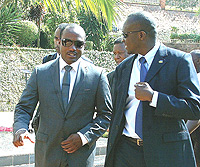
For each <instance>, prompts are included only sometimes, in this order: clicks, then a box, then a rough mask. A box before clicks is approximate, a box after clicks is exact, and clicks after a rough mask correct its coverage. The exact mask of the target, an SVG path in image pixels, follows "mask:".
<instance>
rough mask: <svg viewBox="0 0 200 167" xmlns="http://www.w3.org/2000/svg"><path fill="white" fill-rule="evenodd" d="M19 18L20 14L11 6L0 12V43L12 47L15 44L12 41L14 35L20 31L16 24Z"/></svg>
mask: <svg viewBox="0 0 200 167" xmlns="http://www.w3.org/2000/svg"><path fill="white" fill-rule="evenodd" d="M20 18H21V14H20V13H18V10H17V9H16V8H15V7H14V5H12V4H11V5H7V6H4V7H3V8H2V9H1V10H0V39H1V40H0V43H3V44H4V45H12V44H13V43H15V42H16V41H15V40H14V39H15V36H16V35H15V34H16V33H17V32H19V31H20V25H19V24H17V23H18V22H19V21H20Z"/></svg>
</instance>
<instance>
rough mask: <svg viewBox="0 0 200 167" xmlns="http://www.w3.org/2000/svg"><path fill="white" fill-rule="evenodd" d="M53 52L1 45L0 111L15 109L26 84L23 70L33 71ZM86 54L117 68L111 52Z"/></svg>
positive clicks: (109, 69) (99, 64)
mask: <svg viewBox="0 0 200 167" xmlns="http://www.w3.org/2000/svg"><path fill="white" fill-rule="evenodd" d="M51 52H54V50H49V49H48V50H44V49H31V48H11V47H0V97H1V98H0V112H1V111H13V110H14V107H15V105H16V104H17V102H18V101H19V98H20V95H21V93H22V91H23V89H24V88H25V85H26V75H25V73H24V72H23V70H30V71H32V70H33V69H34V67H35V66H36V65H38V64H41V62H42V58H43V57H44V56H45V55H47V54H49V53H51ZM85 55H86V56H87V57H89V58H90V59H91V60H92V61H93V62H94V64H95V65H97V66H101V67H103V68H105V69H106V70H107V71H112V70H113V69H114V68H115V62H114V60H113V58H112V53H111V52H98V51H90V52H89V51H85ZM29 77H30V74H27V78H29Z"/></svg>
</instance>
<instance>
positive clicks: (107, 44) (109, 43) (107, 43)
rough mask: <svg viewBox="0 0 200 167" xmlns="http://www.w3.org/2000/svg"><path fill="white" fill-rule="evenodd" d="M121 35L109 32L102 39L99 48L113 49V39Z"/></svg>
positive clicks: (104, 49)
mask: <svg viewBox="0 0 200 167" xmlns="http://www.w3.org/2000/svg"><path fill="white" fill-rule="evenodd" d="M120 36H121V34H113V33H109V34H108V35H107V36H106V38H105V39H104V41H102V43H101V50H103V51H110V52H112V51H113V46H114V41H115V40H116V39H117V38H119V37H120Z"/></svg>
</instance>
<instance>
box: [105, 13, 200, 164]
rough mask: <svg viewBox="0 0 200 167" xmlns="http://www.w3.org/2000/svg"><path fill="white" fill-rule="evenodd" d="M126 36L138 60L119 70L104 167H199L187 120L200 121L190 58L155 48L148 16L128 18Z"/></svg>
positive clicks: (130, 60) (152, 24)
mask: <svg viewBox="0 0 200 167" xmlns="http://www.w3.org/2000/svg"><path fill="white" fill-rule="evenodd" d="M123 36H124V40H125V45H126V49H127V50H128V53H129V54H136V55H134V56H131V57H128V58H126V59H125V60H124V61H123V62H122V63H121V64H120V65H119V66H118V67H117V68H116V70H115V74H114V78H115V82H116V83H115V84H114V91H113V95H112V98H113V115H112V118H111V120H112V121H111V126H110V133H109V139H108V147H107V156H106V162H105V167H183V166H184V167H195V166H196V163H195V158H194V152H193V149H192V144H191V139H190V135H189V133H188V130H187V127H186V125H185V122H184V120H183V119H199V118H200V110H199V109H200V103H199V102H200V101H199V100H200V98H199V93H200V92H199V90H200V88H199V84H198V79H197V75H196V71H195V68H194V65H193V63H192V59H191V55H190V54H187V53H185V52H182V51H179V50H175V49H172V48H168V47H166V46H164V45H163V44H160V43H159V42H157V41H156V25H155V22H154V19H153V17H152V16H151V14H150V13H147V12H138V13H133V14H131V15H129V16H128V18H127V20H126V21H125V23H124V26H123Z"/></svg>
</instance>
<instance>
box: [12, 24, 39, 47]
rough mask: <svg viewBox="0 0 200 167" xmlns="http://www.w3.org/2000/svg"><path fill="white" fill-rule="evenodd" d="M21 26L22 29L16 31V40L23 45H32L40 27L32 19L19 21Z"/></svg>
mask: <svg viewBox="0 0 200 167" xmlns="http://www.w3.org/2000/svg"><path fill="white" fill-rule="evenodd" d="M17 24H18V25H19V26H21V28H20V31H18V32H17V33H15V35H16V36H17V39H16V42H17V44H20V45H21V46H32V44H33V43H34V42H35V40H36V39H37V34H38V27H37V26H36V24H35V23H33V22H32V21H28V20H26V21H20V22H18V23H17Z"/></svg>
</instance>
